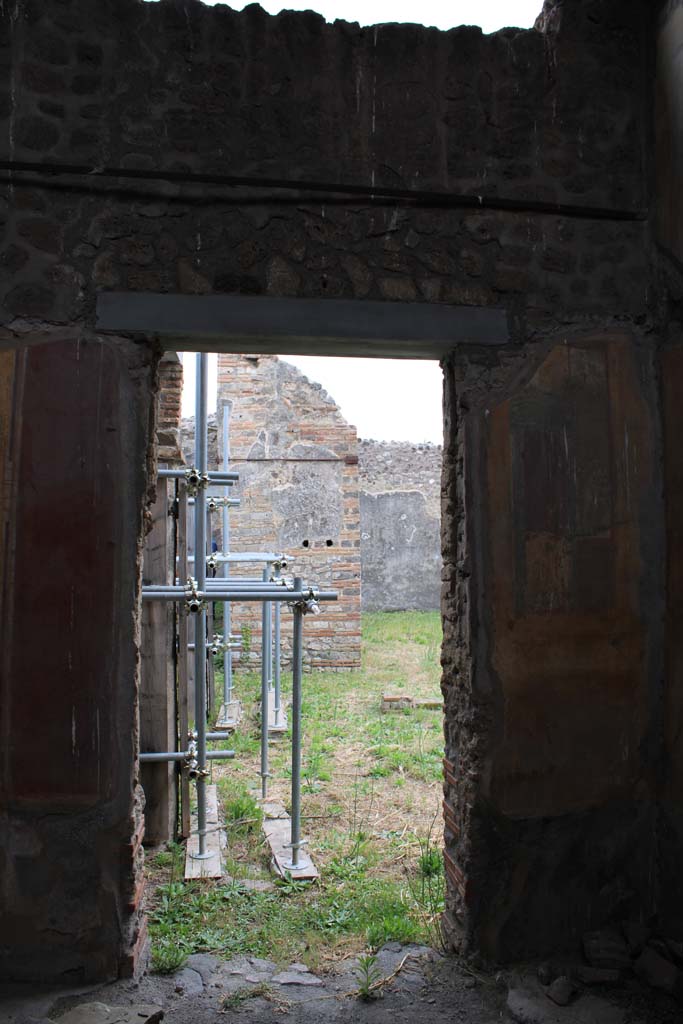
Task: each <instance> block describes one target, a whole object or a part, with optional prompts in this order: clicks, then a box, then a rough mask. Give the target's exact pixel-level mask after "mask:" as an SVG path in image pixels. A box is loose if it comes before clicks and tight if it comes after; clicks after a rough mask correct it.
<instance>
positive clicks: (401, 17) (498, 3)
mask: <svg viewBox="0 0 683 1024" xmlns="http://www.w3.org/2000/svg"><path fill="white" fill-rule="evenodd" d="M216 2H222V0H204V3H206V4H208V5H209V6H213V4H214V3H216ZM252 2H253V0H232V2H231V3H229V4H228V6H229V7H232V9H233V10H235V11H241V10H242V9H243V8H244V7H247V6H248V4H250V3H252ZM259 3H260V4H261V7H262V8H263V9H264V11H267V12H268V14H279V13H280V11H317V12H318V14H322V15H323V17H324V18H325V20H326V21H330V22H331V21H336V20H337V19H338V18H340V19H342V20H343V21H357V22H358V23H359V24H361V25H381V24H382V23H383V22H387V21H407V22H413V23H415V24H418V25H433V26H434V27H435V28H440V29H449V28H454V27H455V26H456V25H480V26H481V28H482V29H483V30H484V32H495V31H497V29H499V28H508V27H509V26H515V27H516V28H531V26H532V25H533V23H534V21H535V20H536V18H537V17H538V15H539V14H540V13H541V7H542V6H543V2H542V0H476V2H475V0H259Z"/></svg>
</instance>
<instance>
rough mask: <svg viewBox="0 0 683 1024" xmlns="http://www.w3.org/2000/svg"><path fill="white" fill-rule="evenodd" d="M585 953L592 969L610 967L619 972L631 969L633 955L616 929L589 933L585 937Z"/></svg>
mask: <svg viewBox="0 0 683 1024" xmlns="http://www.w3.org/2000/svg"><path fill="white" fill-rule="evenodd" d="M583 952H584V954H585V957H586V960H587V961H588V963H589V964H590V965H591V967H608V968H611V969H613V970H617V971H625V970H628V969H629V968H630V967H631V953H630V951H629V948H628V946H627V944H626V940H625V939H624V938H623V937H622V936H621V935H620V934H619V932H618V931H617V930H616V929H614V928H604V929H601V930H600V931H595V932H587V933H586V934H585V935H584V937H583Z"/></svg>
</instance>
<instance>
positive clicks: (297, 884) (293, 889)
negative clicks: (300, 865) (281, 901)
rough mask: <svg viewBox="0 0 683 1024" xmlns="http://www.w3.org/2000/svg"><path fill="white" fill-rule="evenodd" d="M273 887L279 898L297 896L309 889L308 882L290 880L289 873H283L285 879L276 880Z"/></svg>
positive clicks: (296, 879)
mask: <svg viewBox="0 0 683 1024" xmlns="http://www.w3.org/2000/svg"><path fill="white" fill-rule="evenodd" d="M275 885H276V887H277V891H278V892H279V893H280V895H281V896H297V895H298V894H299V893H302V892H306V890H307V889H310V887H311V883H310V882H307V881H303V880H301V879H299V878H292V873H291V871H285V877H284V878H278V880H277V881H276V883H275Z"/></svg>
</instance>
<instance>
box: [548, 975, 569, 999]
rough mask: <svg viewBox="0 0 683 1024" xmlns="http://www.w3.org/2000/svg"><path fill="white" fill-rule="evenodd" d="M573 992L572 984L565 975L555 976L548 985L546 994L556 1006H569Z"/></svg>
mask: <svg viewBox="0 0 683 1024" xmlns="http://www.w3.org/2000/svg"><path fill="white" fill-rule="evenodd" d="M573 994H574V986H573V984H572V982H571V981H570V980H569V978H568V977H567V976H566V975H564V974H563V975H562V976H561V977H559V978H555V981H554V982H553V983H552V984H551V985H550V986H549V987H548V991H547V992H546V995H547V997H548V999H552V1001H553V1002H554V1003H556V1004H557V1005H558V1006H569V1003H570V1002H571V998H572V996H573Z"/></svg>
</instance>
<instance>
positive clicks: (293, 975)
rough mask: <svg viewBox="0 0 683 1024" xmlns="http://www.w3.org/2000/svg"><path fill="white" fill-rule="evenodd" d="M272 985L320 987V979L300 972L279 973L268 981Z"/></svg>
mask: <svg viewBox="0 0 683 1024" xmlns="http://www.w3.org/2000/svg"><path fill="white" fill-rule="evenodd" d="M270 980H271V981H272V983H273V984H274V985H322V981H321V980H320V978H316V976H315V975H314V974H310V973H308V974H304V973H303V972H302V971H280V973H279V974H274V975H273V977H272V978H271V979H270Z"/></svg>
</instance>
